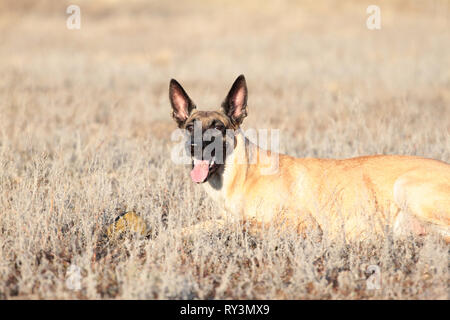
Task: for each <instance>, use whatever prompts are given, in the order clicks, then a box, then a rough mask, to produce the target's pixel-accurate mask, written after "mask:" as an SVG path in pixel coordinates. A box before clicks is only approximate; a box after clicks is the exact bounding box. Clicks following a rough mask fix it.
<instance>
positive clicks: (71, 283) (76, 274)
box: [66, 264, 81, 291]
mask: <svg viewBox="0 0 450 320" xmlns="http://www.w3.org/2000/svg"><path fill="white" fill-rule="evenodd" d="M66 287H67V288H68V289H70V290H74V291H79V290H81V269H80V267H79V266H77V265H75V264H71V265H70V266H69V268H68V269H67V272H66Z"/></svg>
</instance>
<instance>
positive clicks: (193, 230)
mask: <svg viewBox="0 0 450 320" xmlns="http://www.w3.org/2000/svg"><path fill="white" fill-rule="evenodd" d="M225 226H226V223H225V220H223V219H216V220H207V221H202V222H199V223H197V224H194V225H192V226H189V227H184V228H182V229H181V230H180V234H181V236H182V237H183V238H186V237H190V236H193V235H196V234H199V233H200V234H202V233H211V232H214V231H217V230H220V229H223V228H224V227H225Z"/></svg>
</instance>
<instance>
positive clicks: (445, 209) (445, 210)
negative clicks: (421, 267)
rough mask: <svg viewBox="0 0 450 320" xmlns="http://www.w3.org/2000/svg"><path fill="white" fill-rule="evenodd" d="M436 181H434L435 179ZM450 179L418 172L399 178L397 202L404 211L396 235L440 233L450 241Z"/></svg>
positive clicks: (396, 222)
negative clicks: (449, 226)
mask: <svg viewBox="0 0 450 320" xmlns="http://www.w3.org/2000/svg"><path fill="white" fill-rule="evenodd" d="M431 178H433V179H431ZM449 181H450V178H448V180H447V177H446V176H445V173H444V174H443V176H442V173H439V172H436V173H435V174H434V173H433V172H430V171H428V172H424V171H423V170H422V171H419V170H415V171H411V172H408V173H406V174H405V175H403V176H401V177H400V178H398V179H397V181H396V182H395V184H394V200H395V202H396V204H397V205H398V207H399V208H400V212H399V214H398V216H397V218H396V220H395V222H394V233H395V234H397V235H405V234H407V233H412V234H414V235H425V234H428V233H437V234H439V235H440V236H442V237H443V238H444V239H445V241H446V242H447V243H449V242H450V230H449V228H448V225H449V223H450V192H449V190H450V184H449Z"/></svg>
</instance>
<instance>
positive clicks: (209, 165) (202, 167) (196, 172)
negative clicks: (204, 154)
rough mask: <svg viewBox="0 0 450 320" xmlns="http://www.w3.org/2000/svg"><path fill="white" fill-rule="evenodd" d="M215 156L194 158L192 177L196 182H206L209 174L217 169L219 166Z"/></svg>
mask: <svg viewBox="0 0 450 320" xmlns="http://www.w3.org/2000/svg"><path fill="white" fill-rule="evenodd" d="M215 159H216V158H215V157H212V159H210V160H198V159H195V158H194V159H192V170H191V179H192V181H194V182H195V183H202V182H205V181H206V180H207V179H208V177H209V176H211V174H212V173H214V171H215V170H216V169H217V167H218V166H219V165H218V164H217V163H216V162H215Z"/></svg>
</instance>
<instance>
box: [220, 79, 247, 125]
mask: <svg viewBox="0 0 450 320" xmlns="http://www.w3.org/2000/svg"><path fill="white" fill-rule="evenodd" d="M247 95H248V91H247V84H246V82H245V77H244V75H243V74H241V75H240V76H239V77H238V78H237V79H236V80H235V81H234V83H233V85H232V86H231V89H230V92H228V95H227V97H226V98H225V100H224V101H223V103H222V111H223V112H224V113H225V114H226V115H227V116H228V117H230V119H231V120H232V121H233V123H234V124H236V125H237V126H239V125H240V124H241V123H242V121H243V120H244V118H245V117H246V116H247Z"/></svg>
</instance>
